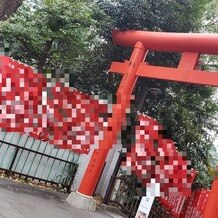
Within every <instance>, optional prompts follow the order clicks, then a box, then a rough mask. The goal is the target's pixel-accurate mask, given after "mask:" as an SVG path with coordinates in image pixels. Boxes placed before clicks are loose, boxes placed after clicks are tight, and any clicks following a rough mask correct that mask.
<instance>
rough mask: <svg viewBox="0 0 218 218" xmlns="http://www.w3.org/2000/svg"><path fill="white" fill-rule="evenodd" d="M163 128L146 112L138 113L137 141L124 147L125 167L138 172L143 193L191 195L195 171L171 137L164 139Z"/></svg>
mask: <svg viewBox="0 0 218 218" xmlns="http://www.w3.org/2000/svg"><path fill="white" fill-rule="evenodd" d="M163 131H164V127H163V126H161V125H159V124H158V122H157V121H156V120H155V119H153V118H151V117H148V116H146V115H142V114H141V115H139V117H138V122H137V123H136V126H135V143H134V144H133V145H132V146H131V148H130V150H128V149H125V148H124V149H123V150H124V152H126V154H125V159H126V160H125V161H123V163H122V168H123V170H124V172H125V173H126V174H127V175H136V176H137V179H138V184H139V186H140V187H139V190H140V191H139V192H140V193H141V194H142V195H144V196H189V195H191V184H192V180H193V179H192V175H191V174H192V170H191V163H190V161H188V160H186V155H185V154H184V153H181V152H178V151H177V150H176V147H175V146H174V144H175V143H174V142H173V141H172V140H171V139H165V138H163Z"/></svg>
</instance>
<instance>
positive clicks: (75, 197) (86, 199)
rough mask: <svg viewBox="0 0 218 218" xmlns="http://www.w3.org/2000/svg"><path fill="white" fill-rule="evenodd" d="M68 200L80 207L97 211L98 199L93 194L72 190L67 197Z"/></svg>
mask: <svg viewBox="0 0 218 218" xmlns="http://www.w3.org/2000/svg"><path fill="white" fill-rule="evenodd" d="M66 201H67V202H68V203H69V204H71V205H73V206H75V207H77V208H80V209H84V210H90V211H95V210H96V201H95V200H94V199H93V197H92V196H87V195H83V194H81V193H79V192H78V191H76V192H71V193H70V195H69V196H68V197H67V199H66Z"/></svg>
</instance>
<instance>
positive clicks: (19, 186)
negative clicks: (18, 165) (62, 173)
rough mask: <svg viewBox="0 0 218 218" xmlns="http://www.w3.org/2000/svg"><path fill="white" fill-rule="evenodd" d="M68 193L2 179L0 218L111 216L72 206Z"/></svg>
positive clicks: (0, 183) (0, 182)
mask: <svg viewBox="0 0 218 218" xmlns="http://www.w3.org/2000/svg"><path fill="white" fill-rule="evenodd" d="M67 196H68V195H67V194H62V193H58V192H55V191H50V190H41V189H39V188H37V187H33V186H30V185H27V184H23V183H17V182H14V181H12V180H9V179H0V218H74V217H75V218H77V217H78V218H111V217H112V216H110V215H108V214H106V213H104V211H102V210H99V209H97V211H96V212H91V211H85V210H80V209H77V208H75V207H72V206H70V205H69V204H68V203H67V202H66V201H65V199H66V198H67Z"/></svg>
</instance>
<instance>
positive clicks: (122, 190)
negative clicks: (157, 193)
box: [109, 176, 140, 218]
mask: <svg viewBox="0 0 218 218" xmlns="http://www.w3.org/2000/svg"><path fill="white" fill-rule="evenodd" d="M114 179H115V180H114V181H115V182H114V186H113V190H112V192H111V195H110V200H109V204H110V205H113V206H116V207H118V208H119V209H120V211H121V212H123V213H124V214H126V215H127V216H128V217H130V218H132V217H135V214H136V212H137V209H138V206H139V203H140V197H138V195H137V191H136V189H137V187H136V183H135V181H136V180H135V178H134V176H118V177H114Z"/></svg>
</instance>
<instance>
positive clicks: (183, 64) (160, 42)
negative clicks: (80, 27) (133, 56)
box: [109, 30, 218, 87]
mask: <svg viewBox="0 0 218 218" xmlns="http://www.w3.org/2000/svg"><path fill="white" fill-rule="evenodd" d="M112 38H113V41H114V42H115V43H116V44H118V45H121V46H127V47H134V50H135V49H136V50H137V48H138V49H139V47H138V46H136V45H137V43H139V44H140V43H141V49H144V50H147V51H148V50H154V51H166V52H177V53H182V56H181V59H180V62H179V65H178V67H177V68H171V67H163V66H152V65H150V64H149V63H147V62H146V59H145V62H141V63H140V64H139V65H138V67H137V69H136V70H135V76H136V77H137V76H142V77H148V78H156V79H163V80H169V81H177V82H185V83H195V84H201V85H210V86H217V87H218V72H209V71H202V70H201V69H199V56H200V54H210V55H218V34H201V33H164V32H148V31H136V30H128V31H120V30H114V31H113V34H112ZM139 44H138V45H139ZM145 56H146V55H145ZM133 65H134V64H133V62H132V61H125V62H124V63H121V62H113V63H112V64H111V67H110V69H109V71H110V72H116V73H121V74H124V75H125V74H128V71H129V69H130V67H131V66H133Z"/></svg>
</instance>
